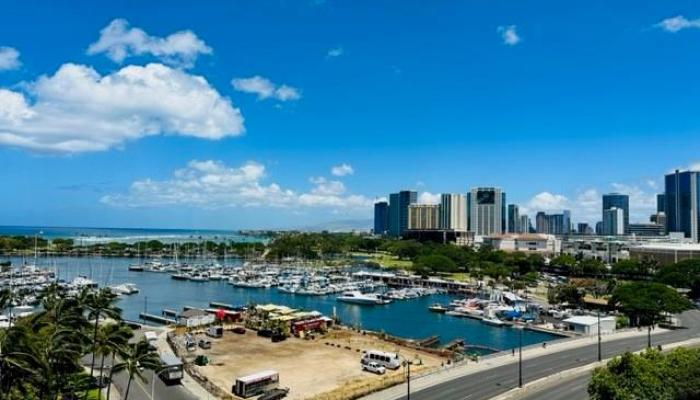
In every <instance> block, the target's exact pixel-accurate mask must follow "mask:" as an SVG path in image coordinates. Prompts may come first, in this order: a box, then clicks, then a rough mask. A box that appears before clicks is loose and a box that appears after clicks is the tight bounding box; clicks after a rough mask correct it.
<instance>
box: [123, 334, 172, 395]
mask: <svg viewBox="0 0 700 400" xmlns="http://www.w3.org/2000/svg"><path fill="white" fill-rule="evenodd" d="M119 358H121V360H122V361H121V362H118V363H115V364H114V366H113V367H112V371H113V372H120V371H126V373H127V374H128V375H129V381H128V383H127V384H126V390H125V391H124V400H128V398H129V390H130V389H131V382H132V381H133V379H134V376H137V377H139V378H141V379H143V375H142V374H141V368H144V369H148V370H151V371H157V370H158V369H160V367H161V364H160V359H159V358H158V354H157V353H156V352H155V351H153V350H151V347H150V345H149V344H148V342H146V341H145V340H142V341H140V342H138V343H134V344H132V345H130V346H127V347H125V348H123V349H122V350H121V351H120V352H119ZM153 379H155V376H154V377H153Z"/></svg>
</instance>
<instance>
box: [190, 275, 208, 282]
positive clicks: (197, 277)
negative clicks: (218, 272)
mask: <svg viewBox="0 0 700 400" xmlns="http://www.w3.org/2000/svg"><path fill="white" fill-rule="evenodd" d="M189 279H190V280H191V281H192V282H207V281H208V280H209V275H207V274H205V273H195V274H192V275H191V276H190V278H189Z"/></svg>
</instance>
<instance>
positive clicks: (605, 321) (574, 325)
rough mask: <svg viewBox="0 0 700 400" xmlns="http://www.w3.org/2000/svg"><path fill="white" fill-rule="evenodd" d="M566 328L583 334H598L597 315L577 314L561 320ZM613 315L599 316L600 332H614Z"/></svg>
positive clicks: (604, 333)
mask: <svg viewBox="0 0 700 400" xmlns="http://www.w3.org/2000/svg"><path fill="white" fill-rule="evenodd" d="M562 322H563V323H564V324H566V327H567V329H568V330H570V331H573V332H576V333H579V334H581V335H585V336H592V335H597V334H598V317H595V316H592V315H579V316H575V317H571V318H567V319H565V320H563V321H562ZM615 327H616V321H615V317H600V334H601V335H607V334H611V333H614V332H615Z"/></svg>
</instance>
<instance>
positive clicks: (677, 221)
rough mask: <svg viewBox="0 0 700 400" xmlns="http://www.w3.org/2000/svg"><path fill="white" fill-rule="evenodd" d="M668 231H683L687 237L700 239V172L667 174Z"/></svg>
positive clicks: (666, 206) (665, 198) (666, 204)
mask: <svg viewBox="0 0 700 400" xmlns="http://www.w3.org/2000/svg"><path fill="white" fill-rule="evenodd" d="M665 187H666V193H665V196H664V200H665V202H664V210H666V232H668V233H669V234H670V233H671V232H683V234H684V235H685V237H686V238H690V239H692V240H693V241H694V242H698V241H699V239H700V172H697V171H683V172H681V171H679V170H676V172H674V173H671V174H668V175H666V177H665Z"/></svg>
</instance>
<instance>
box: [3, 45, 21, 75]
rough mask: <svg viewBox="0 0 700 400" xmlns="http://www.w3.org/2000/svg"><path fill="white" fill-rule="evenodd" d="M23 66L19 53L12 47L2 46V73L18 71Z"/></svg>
mask: <svg viewBox="0 0 700 400" xmlns="http://www.w3.org/2000/svg"><path fill="white" fill-rule="evenodd" d="M20 65H22V63H21V62H19V51H17V49H14V48H12V47H5V46H0V71H8V70H11V69H17V68H19V67H20Z"/></svg>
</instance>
